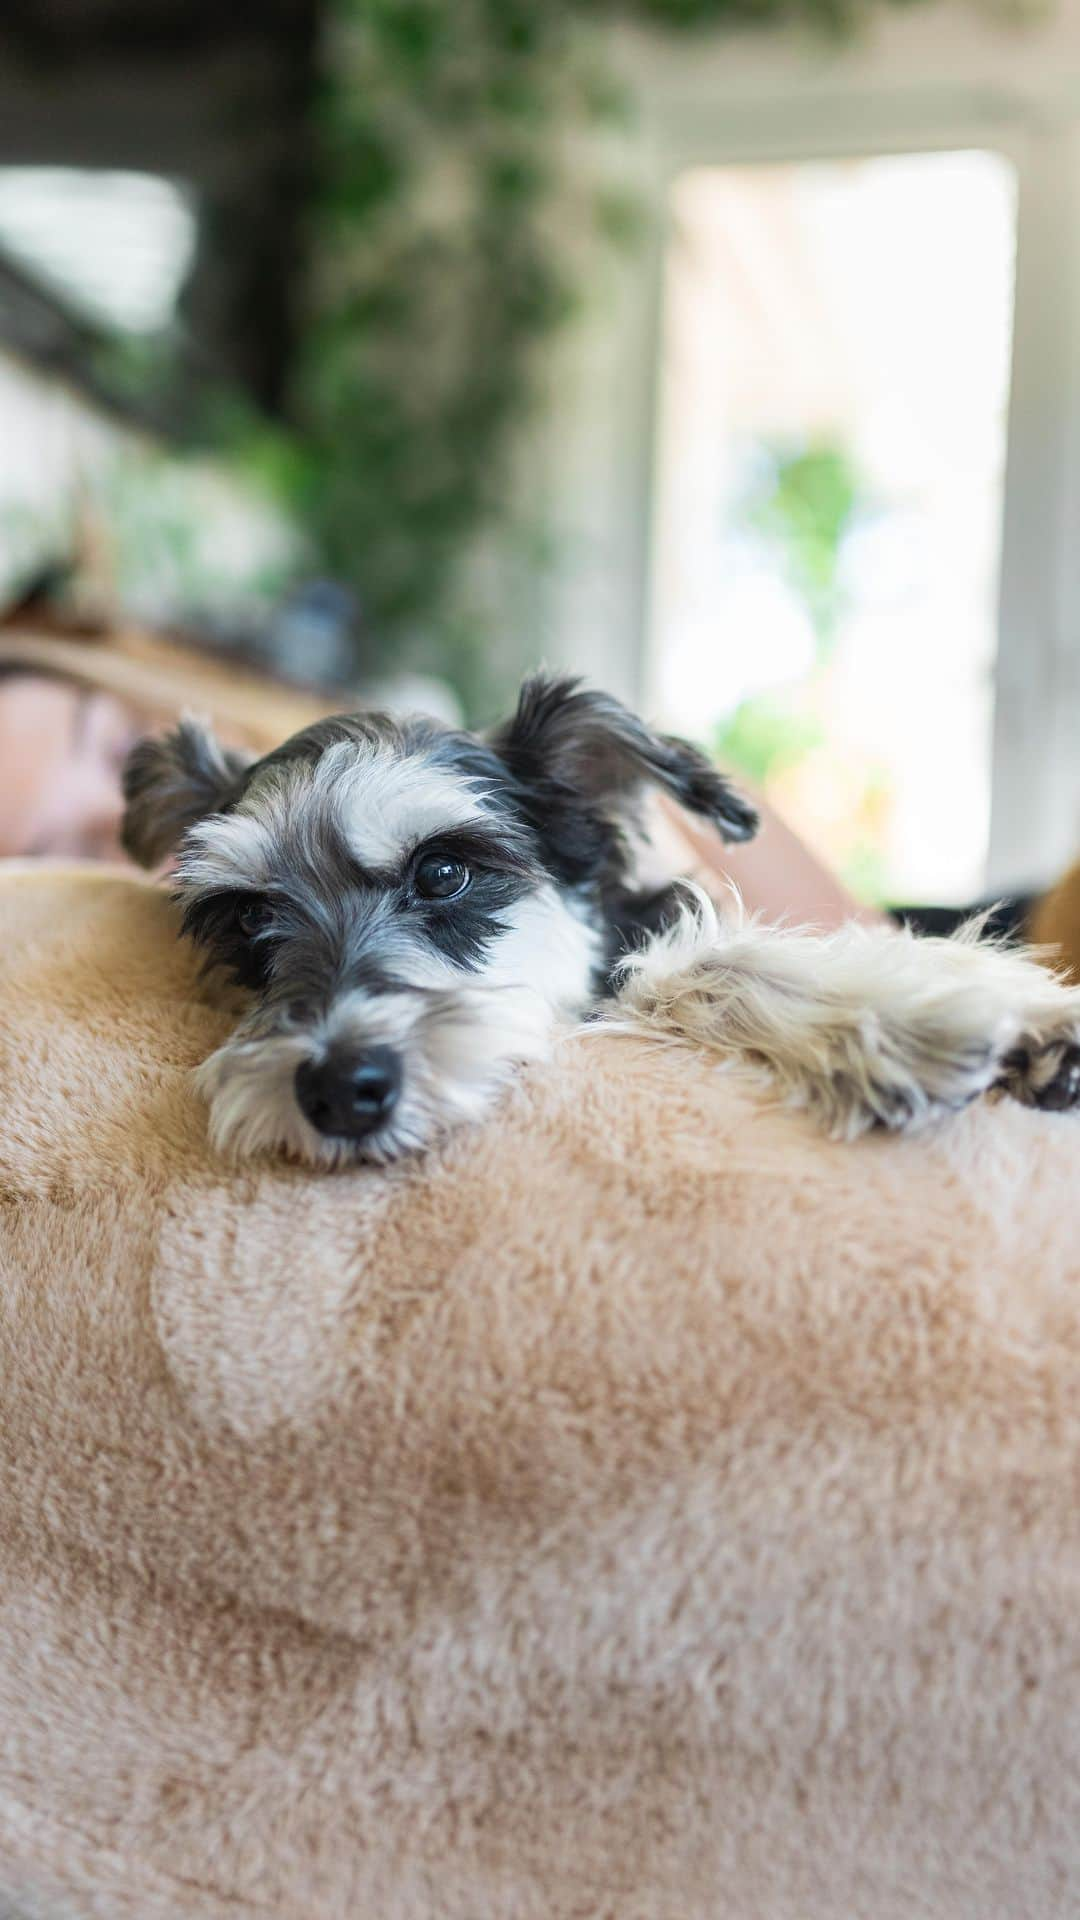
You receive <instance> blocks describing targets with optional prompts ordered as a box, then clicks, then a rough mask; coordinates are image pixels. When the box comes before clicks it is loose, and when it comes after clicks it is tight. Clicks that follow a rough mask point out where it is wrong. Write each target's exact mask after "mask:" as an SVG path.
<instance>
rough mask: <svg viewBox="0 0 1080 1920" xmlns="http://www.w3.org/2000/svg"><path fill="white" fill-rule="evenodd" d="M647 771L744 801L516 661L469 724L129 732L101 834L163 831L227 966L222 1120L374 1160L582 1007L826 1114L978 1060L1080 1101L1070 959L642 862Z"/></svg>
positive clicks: (673, 787)
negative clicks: (766, 921) (231, 986)
mask: <svg viewBox="0 0 1080 1920" xmlns="http://www.w3.org/2000/svg"><path fill="white" fill-rule="evenodd" d="M650 789H659V790H661V791H662V792H664V793H666V794H667V795H669V796H670V797H671V798H672V799H673V800H674V801H676V802H677V803H678V804H679V806H681V807H683V808H686V809H688V810H689V811H690V812H691V813H693V814H696V815H698V816H700V817H701V818H703V819H705V820H706V821H709V822H711V823H712V824H713V825H714V826H715V827H716V828H717V829H718V830H719V833H720V834H721V836H722V837H723V839H724V840H726V841H728V842H738V841H745V840H748V839H749V838H750V837H751V836H752V835H753V834H754V832H755V831H756V828H757V825H758V820H757V814H756V812H755V809H754V807H753V806H752V805H751V804H750V802H749V801H748V800H747V799H746V798H744V797H743V796H742V795H741V794H740V793H739V792H738V791H737V790H736V789H735V787H734V786H733V785H732V784H731V782H730V781H729V780H728V779H727V778H726V777H725V775H724V774H722V773H721V772H719V771H717V769H716V768H714V767H713V766H712V765H710V763H709V762H708V761H707V759H706V758H705V757H704V756H703V755H702V754H701V753H699V752H698V750H697V749H696V748H695V747H693V746H691V745H689V744H688V743H687V742H686V741H683V740H678V739H674V738H671V737H669V736H666V735H661V734H658V733H656V732H654V731H652V730H651V729H650V728H649V727H648V726H646V725H645V724H644V722H643V721H641V720H640V719H638V718H637V717H636V716H635V715H634V714H632V713H631V712H630V711H629V710H628V709H627V708H626V707H624V706H623V705H621V704H620V702H618V701H617V700H615V699H614V698H612V697H611V696H610V695H607V694H605V693H602V692H599V691H596V690H593V689H591V688H588V687H586V686H584V685H583V684H582V683H580V682H579V681H577V680H574V679H570V678H551V677H546V676H536V677H534V678H532V679H530V680H528V681H526V683H525V685H524V686H523V688H522V690H521V694H520V698H519V700H518V704H517V708H516V711H515V713H514V714H513V716H512V717H511V718H510V719H509V720H507V721H505V722H504V723H503V724H502V725H500V726H498V727H496V728H495V729H494V730H493V731H492V732H491V733H489V734H488V735H486V736H482V737H481V736H478V735H475V734H471V733H467V732H463V731H457V730H454V729H453V728H450V727H447V726H443V725H441V724H439V723H437V722H435V721H433V720H429V719H425V718H415V719H402V720H398V719H392V718H390V717H388V716H387V715H385V714H375V713H359V714H345V715H340V716H337V717H334V718H330V719H326V720H321V721H318V722H316V723H315V724H314V725H312V726H308V727H306V728H305V729H304V730H303V731H302V732H300V733H298V734H296V735H295V736H294V737H293V738H292V739H290V740H287V741H286V742H285V744H284V745H283V746H281V747H278V748H277V749H276V750H275V751H274V752H272V753H269V754H267V755H265V757H263V758H261V759H253V758H249V757H247V756H244V755H242V754H239V753H237V752H235V751H232V750H229V749H225V748H223V747H222V746H221V745H219V743H218V742H217V741H216V740H215V738H214V737H213V735H212V734H211V733H210V732H208V731H207V730H206V729H205V728H204V727H202V726H201V725H199V724H197V723H196V722H194V721H191V720H184V721H182V722H181V723H180V724H179V725H178V726H177V727H176V728H175V729H174V730H173V731H172V732H171V733H169V734H166V735H165V736H163V737H159V738H152V739H147V740H144V741H141V742H140V743H139V744H138V745H137V746H136V747H135V748H134V750H133V751H132V754H131V756H130V758H129V760H128V763H127V766H126V769H125V774H124V796H125V803H126V811H125V816H124V823H123V839H124V844H125V847H126V849H127V851H128V852H129V853H130V854H131V855H132V856H133V858H134V859H136V860H137V861H139V862H140V863H142V864H143V865H145V866H148V867H151V868H157V867H160V866H161V865H162V864H163V863H164V862H166V861H170V860H171V862H172V864H173V874H174V881H173V885H174V892H175V897H176V899H177V902H178V904H179V908H180V912H181V930H182V932H183V933H184V934H185V935H186V936H188V937H190V938H191V939H192V940H193V941H194V942H196V943H197V945H198V946H199V947H201V948H202V949H203V950H204V953H205V956H206V959H207V962H208V965H209V966H210V967H211V968H219V969H221V970H222V972H223V973H224V974H226V975H231V977H232V979H233V981H234V982H235V983H236V985H237V986H238V987H239V988H240V989H242V990H243V992H244V995H245V1000H244V1007H245V1010H244V1011H243V1013H242V1015H241V1017H240V1018H239V1020H238V1024H237V1026H236V1029H235V1031H234V1032H233V1034H232V1035H231V1037H230V1038H229V1039H228V1041H227V1042H226V1043H225V1045H224V1046H222V1047H221V1048H220V1049H219V1050H218V1051H217V1052H216V1053H214V1054H213V1055H212V1056H211V1058H210V1059H209V1060H207V1061H206V1063H205V1064H204V1065H203V1066H202V1068H201V1069H200V1070H199V1073H198V1083H199V1086H200V1089H201V1091H202V1093H203V1094H204V1096H205V1098H206V1099H207V1101H208V1103H209V1109H210V1126H211V1136H212V1139H213V1141H214V1143H215V1145H216V1146H217V1148H218V1149H220V1150H222V1151H223V1152H229V1153H232V1154H235V1155H241V1156H247V1155H250V1154H256V1153H261V1152H266V1151H284V1152H285V1153H287V1154H289V1155H291V1156H293V1157H298V1158H300V1159H302V1160H305V1161H308V1162H311V1163H314V1164H317V1165H323V1166H330V1165H334V1164H337V1163H340V1162H343V1161H355V1160H364V1161H370V1162H374V1163H382V1164H385V1163H387V1162H390V1161H392V1160H395V1159H397V1158H398V1157H399V1156H401V1155H403V1154H406V1153H413V1152H416V1151H418V1150H421V1149H425V1148H428V1147H430V1146H431V1145H432V1144H433V1143H434V1142H435V1141H437V1140H438V1139H439V1138H440V1137H442V1136H444V1135H445V1134H446V1133H447V1132H448V1131H449V1130H451V1129H453V1128H454V1127H456V1126H458V1125H461V1124H462V1123H465V1122H470V1121H475V1120H478V1119H480V1118H481V1117H482V1116H484V1115H485V1114H486V1113H487V1112H488V1111H489V1110H490V1108H491V1105H492V1102H493V1101H494V1099H495V1098H496V1096H497V1095H498V1093H499V1092H500V1090H501V1089H502V1088H503V1087H504V1086H505V1084H506V1082H507V1080H508V1078H509V1077H510V1076H511V1074H512V1073H513V1072H514V1070H515V1069H516V1068H518V1067H519V1066H520V1065H521V1064H522V1063H524V1062H527V1061H529V1060H534V1059H537V1058H539V1057H542V1056H544V1055H546V1054H547V1053H548V1052H549V1051H550V1049H551V1046H552V1043H553V1040H554V1038H555V1035H556V1034H557V1033H558V1032H559V1031H560V1030H563V1029H565V1028H566V1027H567V1026H568V1025H573V1024H580V1023H582V1022H585V1021H587V1020H590V1019H591V1021H592V1022H593V1027H594V1029H599V1030H603V1029H605V1028H606V1029H607V1030H612V1029H616V1030H623V1031H626V1030H634V1031H638V1032H644V1033H649V1034H651V1035H653V1036H660V1037H663V1038H665V1039H669V1040H670V1039H674V1040H679V1041H682V1042H684V1043H687V1044H693V1045H698V1046H705V1047H707V1048H709V1049H710V1050H711V1051H713V1052H714V1053H716V1054H718V1055H720V1056H724V1057H727V1058H729V1059H735V1058H737V1059H741V1060H743V1061H745V1062H748V1063H751V1064H753V1065H754V1066H756V1067H757V1068H758V1069H759V1070H763V1071H764V1072H766V1073H767V1074H768V1075H769V1076H770V1077H771V1079H772V1080H773V1082H774V1083H775V1084H776V1085H777V1086H778V1087H779V1088H780V1090H781V1091H782V1093H783V1094H784V1096H785V1097H786V1098H787V1099H788V1100H790V1101H792V1102H793V1103H795V1104H796V1105H800V1106H802V1107H804V1108H806V1109H808V1110H809V1111H810V1112H811V1113H812V1114H813V1115H814V1116H815V1117H816V1118H817V1119H818V1120H819V1121H820V1122H821V1124H823V1125H825V1126H826V1127H827V1128H828V1129H829V1131H830V1132H832V1133H833V1134H835V1135H837V1136H841V1137H845V1138H853V1137H855V1136H856V1135H858V1134H859V1133H861V1132H863V1131H865V1130H866V1129H867V1128H869V1127H872V1126H876V1127H884V1128H888V1129H891V1130H894V1131H897V1130H904V1129H910V1128H913V1127H916V1126H919V1125H921V1124H923V1123H925V1122H926V1121H927V1120H929V1119H932V1118H934V1117H935V1116H937V1115H940V1114H942V1113H944V1112H947V1111H951V1110H956V1109H958V1108H960V1107H963V1106H965V1105H966V1104H967V1103H968V1102H969V1101H971V1100H973V1099H975V1098H976V1097H977V1096H979V1095H980V1094H982V1093H985V1092H987V1091H989V1090H990V1089H992V1088H1000V1089H1002V1090H1003V1091H1004V1092H1006V1093H1009V1094H1012V1095H1013V1096H1015V1097H1016V1098H1017V1099H1019V1100H1021V1101H1024V1102H1026V1103H1027V1104H1029V1105H1033V1106H1041V1107H1046V1108H1051V1109H1061V1108H1066V1107H1071V1106H1074V1105H1076V1104H1077V1103H1078V1102H1080V989H1077V990H1074V989H1071V988H1068V987H1066V986H1064V985H1063V984H1061V983H1060V982H1059V981H1057V980H1056V979H1055V978H1054V977H1053V976H1052V975H1051V974H1049V973H1047V972H1046V971H1045V970H1044V969H1042V968H1041V967H1039V966H1038V965H1036V964H1035V962H1034V961H1033V960H1032V959H1031V958H1030V957H1029V956H1027V955H1026V954H1022V953H1017V952H1013V951H1009V950H1006V949H1004V948H1002V947H1000V946H994V945H990V944H987V943H985V942H981V941H980V940H979V938H978V928H969V929H968V930H966V932H965V933H964V934H963V935H962V936H961V937H960V938H954V939H950V940H943V939H918V938H916V937H914V936H912V935H909V934H907V933H905V932H903V931H901V930H899V929H897V930H892V929H886V928H882V929H880V930H878V929H867V928H865V927H862V926H859V925H856V924H854V923H853V924H852V925H850V926H848V927H844V928H842V929H840V930H839V931H838V932H836V933H833V934H821V935H818V934H813V933H808V932H805V931H799V930H791V929H784V928H779V929H778V928H775V927H766V926H763V925H761V924H760V923H759V922H757V921H755V920H752V919H747V918H746V917H745V916H743V915H742V914H741V913H740V912H739V911H737V910H736V911H734V912H732V913H730V914H727V915H721V914H719V913H718V912H717V911H716V909H715V907H714V906H713V905H712V904H711V903H710V902H709V901H708V900H707V899H706V898H705V897H704V895H702V894H701V893H700V892H696V891H695V890H694V889H692V888H690V887H688V885H687V884H686V883H684V882H681V881H679V880H672V881H669V882H667V883H665V884H664V885H663V886H661V887H659V888H655V887H654V888H644V887H642V886H640V885H639V884H637V883H636V881H635V877H634V876H635V871H636V869H637V865H638V861H639V856H640V843H641V839H642V834H643V817H644V809H645V803H646V799H647V796H648V793H649V790H650ZM585 1030H586V1031H588V1030H590V1029H589V1028H586V1029H585Z"/></svg>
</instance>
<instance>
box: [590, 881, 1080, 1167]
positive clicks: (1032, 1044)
mask: <svg viewBox="0 0 1080 1920" xmlns="http://www.w3.org/2000/svg"><path fill="white" fill-rule="evenodd" d="M694 894H695V900H694V905H693V907H692V908H689V909H688V910H687V912H686V913H685V914H684V915H683V916H682V917H681V918H680V919H679V920H678V921H677V922H676V924H675V925H674V926H673V927H672V928H671V929H670V931H669V932H667V933H666V934H664V935H662V936H661V937H659V938H658V939H656V940H654V941H652V942H651V943H650V945H649V946H648V947H647V948H645V950H644V951H643V952H642V953H639V954H635V955H632V956H631V957H630V959H629V960H628V961H627V962H626V963H625V966H624V969H623V978H622V983H621V986H620V989H619V992H618V995H617V997H616V999H615V1001H614V1002H613V1003H612V1007H611V1010H610V1012H609V1013H608V1014H607V1016H606V1017H605V1019H604V1020H603V1021H602V1022H601V1025H600V1030H603V1029H604V1028H606V1029H607V1030H608V1031H609V1032H610V1031H612V1030H617V1031H623V1032H626V1031H637V1032H644V1033H649V1034H654V1035H658V1036H660V1037H662V1038H665V1039H676V1040H682V1041H687V1042H690V1043H692V1044H694V1045H697V1046H703V1047H708V1048H710V1049H711V1050H712V1051H714V1052H718V1053H721V1054H723V1055H725V1056H728V1057H731V1058H742V1059H744V1060H748V1061H750V1062H751V1063H754V1064H757V1065H759V1066H761V1067H762V1068H765V1069H767V1071H768V1074H769V1076H770V1077H771V1079H772V1081H773V1083H774V1084H775V1085H776V1086H777V1087H778V1089H779V1090H780V1092H781V1093H782V1094H783V1095H784V1097H786V1098H787V1099H788V1100H789V1101H791V1102H792V1103H793V1104H795V1105H798V1106H801V1107H804V1108H806V1109H808V1110H809V1111H810V1112H812V1113H813V1114H814V1115H815V1117H816V1118H818V1119H819V1120H820V1121H821V1122H822V1123H823V1124H824V1125H825V1126H826V1127H827V1128H828V1130H829V1131H830V1132H831V1133H833V1134H834V1135H836V1136H839V1137H843V1138H847V1139H851V1138H853V1137H854V1136H856V1135H857V1134H859V1133H862V1132H864V1131H865V1130H866V1129H867V1128H868V1127H871V1126H874V1125H884V1126H886V1127H891V1128H911V1127H916V1126H919V1125H921V1124H923V1123H925V1122H926V1121H928V1120H931V1119H933V1118H934V1117H935V1116H937V1115H939V1114H940V1113H941V1112H942V1111H943V1110H946V1109H951V1108H956V1107H960V1106H963V1105H965V1104H966V1103H967V1102H968V1101H970V1100H972V1099H974V1098H976V1096H977V1095H979V1094H980V1093H984V1092H986V1091H987V1090H988V1089H989V1088H990V1087H992V1086H994V1085H997V1084H999V1083H1001V1084H1004V1085H1005V1086H1006V1087H1007V1089H1008V1091H1009V1092H1010V1093H1012V1094H1014V1095H1015V1096H1016V1097H1017V1098H1019V1099H1021V1100H1025V1101H1034V1100H1035V1099H1036V1097H1037V1094H1038V1091H1039V1090H1040V1088H1042V1087H1044V1086H1045V1085H1046V1084H1047V1082H1048V1081H1049V1080H1050V1079H1051V1078H1052V1077H1053V1075H1054V1073H1055V1072H1056V1071H1057V1069H1058V1067H1059V1066H1060V1064H1061V1061H1062V1057H1063V1054H1064V1051H1065V1049H1066V1048H1068V1047H1072V1046H1075V1045H1076V1044H1077V1043H1078V1042H1080V989H1077V988H1074V987H1068V986H1065V985H1063V984H1062V982H1060V981H1059V980H1057V979H1055V978H1054V976H1053V975H1052V974H1051V973H1049V972H1047V971H1046V970H1045V969H1044V968H1043V967H1041V966H1040V965H1038V964H1037V963H1036V962H1035V961H1034V960H1033V959H1032V958H1031V957H1030V955H1028V954H1025V953H1022V952H1017V951H1015V950H1010V949H1008V948H1005V947H1002V946H995V945H993V944H989V943H986V942H980V941H979V938H978V935H979V932H980V925H979V923H977V922H976V923H972V924H971V925H970V926H969V927H968V928H966V929H965V930H963V932H962V933H961V934H960V935H958V936H955V937H954V938H952V939H948V940H945V939H934V938H916V937H915V936H914V935H912V934H909V933H907V932H906V931H901V930H899V929H890V928H887V927H881V928H868V927H865V926H861V925H859V924H858V923H856V922H850V923H849V924H848V925H846V926H843V927H841V928H839V929H838V930H837V931H836V932H834V933H829V934H817V933H809V932H805V931H802V930H790V929H786V928H777V927H768V926H764V925H762V924H761V923H760V922H759V921H757V920H754V919H749V918H746V917H745V916H744V915H743V914H742V912H741V908H739V907H738V905H737V904H736V910H735V911H734V912H733V913H732V915H731V916H730V917H729V918H727V919H724V918H721V916H720V915H719V914H718V913H717V911H716V908H715V907H714V906H713V904H712V902H711V901H710V900H709V899H708V898H707V896H706V895H705V894H704V893H701V892H700V891H699V890H697V889H694ZM1021 1056H1022V1057H1021Z"/></svg>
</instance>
